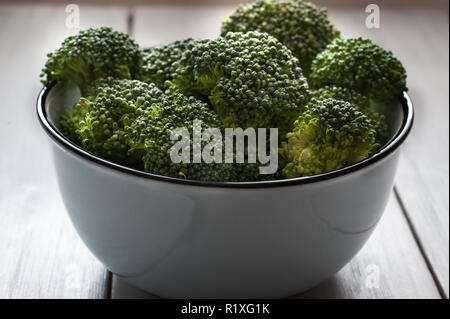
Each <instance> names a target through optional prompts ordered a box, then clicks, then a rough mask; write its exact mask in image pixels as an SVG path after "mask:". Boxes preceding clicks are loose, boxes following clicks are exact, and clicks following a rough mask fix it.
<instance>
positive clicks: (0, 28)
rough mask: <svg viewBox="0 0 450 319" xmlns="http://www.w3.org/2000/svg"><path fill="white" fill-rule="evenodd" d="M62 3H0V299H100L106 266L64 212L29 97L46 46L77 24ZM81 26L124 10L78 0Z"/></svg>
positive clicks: (118, 20)
mask: <svg viewBox="0 0 450 319" xmlns="http://www.w3.org/2000/svg"><path fill="white" fill-rule="evenodd" d="M64 9H65V7H64V6H63V5H51V6H47V5H39V6H35V5H4V4H2V5H0V43H1V46H2V49H1V50H0V69H1V75H0V90H1V96H2V102H1V107H0V150H1V151H0V152H1V153H0V225H1V229H0V298H103V297H104V296H106V294H107V291H106V275H107V272H106V270H105V268H104V266H102V265H101V264H100V263H99V262H98V261H97V260H96V259H95V258H94V257H93V256H92V255H91V253H90V252H89V251H88V250H87V248H86V247H85V246H84V244H83V243H82V242H81V240H80V239H79V237H78V236H77V234H76V233H75V231H74V229H73V228H72V226H71V224H70V221H69V218H68V216H67V214H66V213H65V208H64V206H63V203H62V201H61V198H60V195H59V191H58V187H57V184H56V179H55V171H54V168H53V164H52V160H51V157H50V152H49V151H50V149H49V147H48V145H47V137H46V136H45V133H44V131H43V130H42V129H41V128H40V127H39V123H38V121H37V119H36V115H35V102H36V98H37V94H38V92H39V90H40V89H41V87H42V85H41V84H40V83H39V77H38V75H39V73H40V69H41V68H42V66H43V65H44V62H45V60H46V53H47V52H50V51H51V50H53V49H54V48H56V47H57V46H58V45H59V44H60V42H61V41H62V40H63V39H64V38H65V37H66V36H68V35H69V34H73V33H75V32H77V31H78V30H73V29H72V30H70V29H67V28H66V27H65V18H66V13H65V11H64ZM80 9H81V12H80V18H81V27H82V28H85V27H88V26H94V25H96V26H99V25H111V26H113V27H115V28H116V29H119V30H123V31H125V30H126V16H127V12H126V10H125V11H123V10H121V9H119V8H114V7H112V8H104V7H87V6H80Z"/></svg>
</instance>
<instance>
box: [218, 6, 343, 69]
mask: <svg viewBox="0 0 450 319" xmlns="http://www.w3.org/2000/svg"><path fill="white" fill-rule="evenodd" d="M327 15H328V14H327V10H326V9H322V8H319V7H317V6H315V5H314V4H312V3H309V2H306V1H303V0H258V1H255V2H254V3H251V4H246V5H243V6H241V7H240V8H238V9H237V10H236V11H235V12H234V13H233V14H231V15H230V16H229V17H228V18H227V19H225V21H223V22H222V35H225V34H226V33H228V32H249V31H259V32H266V33H268V34H270V35H272V36H274V37H275V38H277V39H278V40H279V41H281V42H282V43H283V44H285V45H286V46H287V47H288V48H289V49H290V50H291V51H292V52H293V54H294V55H295V56H296V57H297V58H298V59H299V60H300V66H301V67H302V69H303V71H304V73H305V75H308V74H309V69H310V66H311V62H312V60H313V59H314V58H315V56H316V55H317V54H318V53H319V52H321V51H322V50H323V49H324V48H325V47H326V46H327V44H329V43H330V42H331V41H332V40H333V39H334V38H336V37H339V31H337V30H335V29H334V27H333V25H332V24H331V23H330V21H329V20H328V17H327Z"/></svg>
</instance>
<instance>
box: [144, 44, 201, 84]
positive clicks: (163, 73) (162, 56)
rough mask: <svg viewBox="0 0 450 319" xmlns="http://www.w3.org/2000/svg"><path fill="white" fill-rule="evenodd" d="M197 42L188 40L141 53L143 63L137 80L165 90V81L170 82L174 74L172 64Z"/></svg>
mask: <svg viewBox="0 0 450 319" xmlns="http://www.w3.org/2000/svg"><path fill="white" fill-rule="evenodd" d="M197 41H199V40H194V39H192V38H188V39H185V40H181V41H175V42H172V43H169V44H166V45H162V46H159V47H155V48H151V49H149V50H148V51H146V52H143V63H142V67H141V69H140V70H139V74H138V75H137V78H138V79H139V80H141V81H144V82H148V83H155V84H156V85H157V86H158V87H159V88H161V89H163V90H164V89H166V88H167V87H166V81H171V80H172V76H173V74H174V72H175V67H174V63H175V62H177V61H178V60H179V59H180V58H181V57H182V55H183V53H184V52H185V51H186V50H188V49H192V48H193V47H194V46H195V44H196V42H197Z"/></svg>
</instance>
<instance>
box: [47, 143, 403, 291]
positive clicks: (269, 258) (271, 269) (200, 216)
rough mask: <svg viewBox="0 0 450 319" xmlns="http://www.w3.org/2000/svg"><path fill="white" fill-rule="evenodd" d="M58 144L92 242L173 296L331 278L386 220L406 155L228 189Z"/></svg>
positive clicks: (69, 195)
mask: <svg viewBox="0 0 450 319" xmlns="http://www.w3.org/2000/svg"><path fill="white" fill-rule="evenodd" d="M52 149H53V156H54V162H55V166H56V170H57V176H58V182H59V187H60V191H61V194H62V197H63V200H64V203H65V205H66V207H67V211H68V212H69V215H70V218H71V220H72V222H73V224H74V226H75V228H76V230H77V232H78V233H79V235H80V237H81V238H82V240H83V241H84V242H85V244H86V245H87V246H88V247H89V249H90V250H91V251H92V252H93V254H94V255H95V256H97V258H98V259H100V261H101V262H102V263H103V264H105V265H106V267H107V268H108V269H110V270H111V271H112V272H113V273H115V274H117V275H118V276H121V277H123V278H124V279H126V280H127V281H129V282H130V283H132V284H134V285H135V286H138V287H140V288H142V289H144V290H147V291H149V292H151V293H153V294H156V295H159V296H162V297H169V298H186V297H189V298H279V297H287V296H290V295H293V294H297V293H300V292H302V291H304V290H306V289H308V288H311V287H313V286H315V285H317V284H318V283H320V282H321V281H323V280H325V279H327V278H328V277H330V276H331V275H333V274H334V273H335V272H337V271H338V270H339V269H340V268H341V267H343V266H344V265H345V264H346V263H347V262H348V261H350V259H351V258H352V257H353V256H354V255H355V254H356V253H357V252H358V251H359V249H360V248H361V247H362V246H363V244H364V243H365V242H366V241H367V239H368V238H369V236H370V234H371V233H372V231H373V230H374V228H375V226H376V224H377V222H378V221H379V219H380V218H381V216H382V213H383V211H384V208H385V206H386V203H387V201H388V198H389V195H390V193H391V190H392V186H393V179H394V176H395V171H396V166H397V162H398V153H399V149H397V150H396V151H394V152H392V153H390V154H389V155H388V156H386V157H384V158H382V159H380V160H379V161H377V162H376V163H374V164H373V165H369V166H366V167H363V168H361V169H359V170H356V171H353V172H351V173H349V174H345V175H342V176H339V177H336V178H332V179H329V180H324V181H320V182H314V183H310V184H299V185H289V186H281V187H269V188H221V187H204V186H193V185H183V184H177V183H170V182H165V181H158V180H151V179H147V178H143V177H139V176H134V175H131V174H126V173H123V172H120V171H118V170H114V169H111V168H108V167H105V166H102V165H99V164H96V163H94V162H92V161H86V160H85V159H83V158H81V157H80V156H79V155H77V154H74V153H72V152H69V151H67V150H66V149H64V148H63V147H61V146H60V145H59V144H57V143H52Z"/></svg>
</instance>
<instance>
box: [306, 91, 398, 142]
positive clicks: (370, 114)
mask: <svg viewBox="0 0 450 319" xmlns="http://www.w3.org/2000/svg"><path fill="white" fill-rule="evenodd" d="M312 95H313V98H315V99H317V100H325V99H327V98H332V99H336V100H343V101H346V102H349V103H350V104H352V106H354V107H355V108H356V109H357V110H359V111H361V112H362V113H364V115H366V116H367V118H368V119H369V121H370V122H371V124H372V126H373V127H374V129H375V131H376V133H377V142H378V143H379V144H380V145H384V144H385V143H386V142H387V140H388V137H389V133H388V127H387V124H386V119H385V117H384V115H382V114H380V113H378V112H375V111H373V110H372V109H371V107H370V100H369V98H368V97H367V96H365V95H362V94H359V93H358V92H355V91H353V90H351V89H347V88H341V87H338V86H326V87H323V88H320V89H318V90H315V91H313V94H312Z"/></svg>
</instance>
